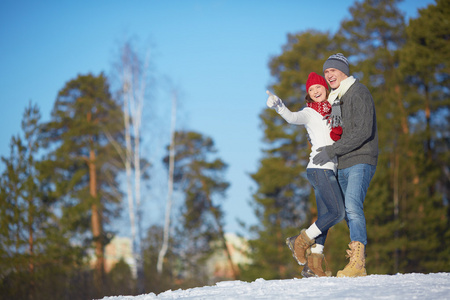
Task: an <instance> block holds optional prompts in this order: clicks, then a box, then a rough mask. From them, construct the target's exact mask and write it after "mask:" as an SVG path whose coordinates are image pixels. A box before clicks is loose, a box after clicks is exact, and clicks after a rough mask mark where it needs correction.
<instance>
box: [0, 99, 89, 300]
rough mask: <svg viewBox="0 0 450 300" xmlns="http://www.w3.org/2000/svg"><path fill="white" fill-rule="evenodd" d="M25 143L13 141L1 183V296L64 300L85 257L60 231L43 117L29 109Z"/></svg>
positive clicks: (19, 139) (24, 124) (25, 118)
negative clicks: (47, 173) (45, 165)
mask: <svg viewBox="0 0 450 300" xmlns="http://www.w3.org/2000/svg"><path fill="white" fill-rule="evenodd" d="M22 130H23V138H22V137H21V136H20V135H18V136H16V137H13V138H12V140H11V153H10V157H8V158H5V157H2V162H3V163H4V165H5V171H4V172H3V174H2V175H1V177H0V216H1V217H0V245H1V246H0V294H1V295H2V296H4V297H6V298H15V299H60V298H61V297H62V296H63V295H64V293H66V292H67V290H68V289H69V280H70V277H71V276H72V274H73V273H74V272H76V269H77V268H78V267H79V266H80V264H81V257H82V256H81V254H82V253H81V252H80V251H79V249H78V247H76V246H72V245H70V243H69V238H70V233H68V232H67V231H64V230H63V229H61V228H60V219H59V217H58V216H57V214H56V209H55V203H56V202H55V200H56V199H54V198H53V197H52V195H51V193H50V182H49V181H48V180H47V179H46V178H45V177H44V176H43V173H44V172H42V167H41V162H40V161H39V160H38V157H39V155H41V153H40V152H41V151H42V149H41V143H40V137H41V136H40V112H39V108H38V107H37V105H31V103H30V104H29V106H28V107H27V108H26V109H25V112H24V115H23V120H22Z"/></svg>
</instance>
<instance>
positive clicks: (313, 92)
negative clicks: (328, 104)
mask: <svg viewBox="0 0 450 300" xmlns="http://www.w3.org/2000/svg"><path fill="white" fill-rule="evenodd" d="M308 94H309V97H310V98H311V99H312V100H313V101H314V102H322V101H324V100H326V99H327V89H326V88H325V87H324V86H323V85H321V84H313V85H311V86H310V87H309V89H308Z"/></svg>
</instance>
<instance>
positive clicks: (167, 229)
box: [156, 95, 177, 274]
mask: <svg viewBox="0 0 450 300" xmlns="http://www.w3.org/2000/svg"><path fill="white" fill-rule="evenodd" d="M176 110H177V97H176V95H173V98H172V121H171V125H170V127H171V130H170V132H171V138H170V149H169V178H168V192H167V206H166V215H165V221H164V237H163V244H162V247H161V250H160V251H159V254H158V263H157V267H156V268H157V271H158V274H162V271H163V262H164V257H165V256H166V253H167V249H168V248H169V232H170V215H171V210H172V194H173V170H174V165H175V124H176Z"/></svg>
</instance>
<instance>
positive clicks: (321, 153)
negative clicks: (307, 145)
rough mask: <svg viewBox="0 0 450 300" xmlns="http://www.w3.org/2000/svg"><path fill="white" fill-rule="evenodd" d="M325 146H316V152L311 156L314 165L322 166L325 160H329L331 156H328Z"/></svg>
mask: <svg viewBox="0 0 450 300" xmlns="http://www.w3.org/2000/svg"><path fill="white" fill-rule="evenodd" d="M326 148H327V147H320V148H317V152H318V153H317V154H316V156H314V157H313V163H314V164H315V165H319V166H323V165H324V164H326V163H327V162H329V161H331V158H330V157H329V156H328V153H327V149H326Z"/></svg>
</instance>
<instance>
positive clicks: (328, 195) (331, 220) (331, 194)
mask: <svg viewBox="0 0 450 300" xmlns="http://www.w3.org/2000/svg"><path fill="white" fill-rule="evenodd" d="M306 175H307V176H308V180H309V182H310V183H311V185H312V186H313V188H314V193H315V196H316V203H317V215H318V218H317V221H316V226H317V227H318V228H319V229H320V231H321V232H322V234H321V235H319V236H318V237H316V239H315V240H316V243H317V244H320V245H324V244H325V240H326V238H327V233H328V229H330V228H331V227H332V226H333V225H335V224H337V223H339V222H340V221H342V220H343V219H344V216H345V208H344V197H343V194H342V191H341V188H340V186H339V183H338V181H337V179H336V175H335V174H334V172H333V171H332V170H328V169H316V168H311V169H306Z"/></svg>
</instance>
